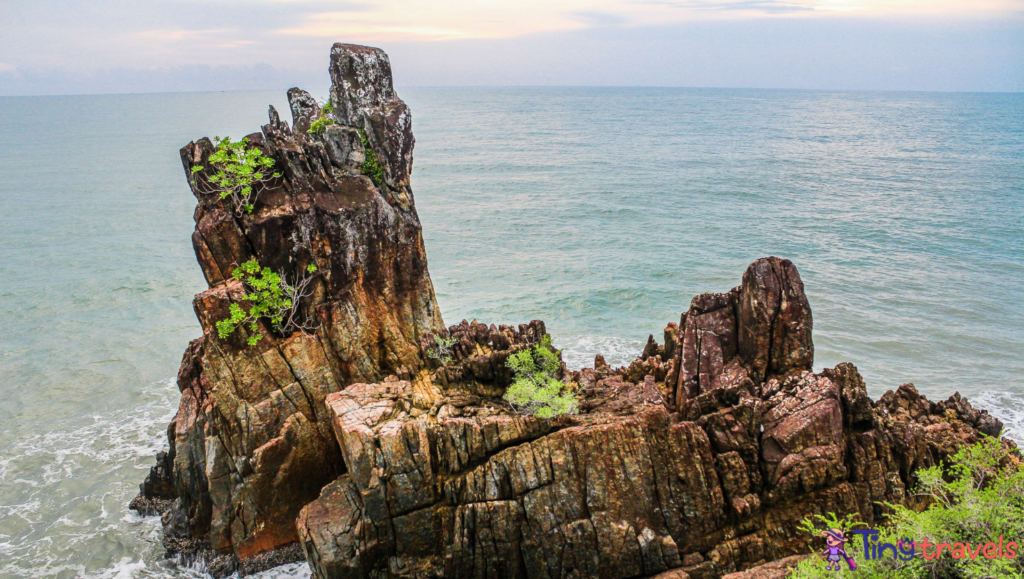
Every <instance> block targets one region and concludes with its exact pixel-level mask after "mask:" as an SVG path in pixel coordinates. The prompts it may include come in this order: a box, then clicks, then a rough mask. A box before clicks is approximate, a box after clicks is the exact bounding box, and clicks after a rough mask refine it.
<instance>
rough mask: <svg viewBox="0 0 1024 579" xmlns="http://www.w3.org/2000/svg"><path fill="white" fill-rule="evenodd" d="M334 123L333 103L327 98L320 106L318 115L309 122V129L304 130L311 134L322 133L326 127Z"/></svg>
mask: <svg viewBox="0 0 1024 579" xmlns="http://www.w3.org/2000/svg"><path fill="white" fill-rule="evenodd" d="M333 124H335V123H334V103H333V102H332V101H331V100H330V99H327V103H326V104H324V106H322V107H320V117H319V118H318V119H316V120H315V121H313V122H312V123H310V125H309V129H308V130H307V131H306V132H307V133H309V134H311V135H322V134H324V131H326V130H327V127H329V126H331V125H333Z"/></svg>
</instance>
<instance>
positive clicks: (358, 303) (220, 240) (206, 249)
mask: <svg viewBox="0 0 1024 579" xmlns="http://www.w3.org/2000/svg"><path fill="white" fill-rule="evenodd" d="M330 73H331V78H332V81H333V86H332V89H331V104H332V105H333V111H331V110H328V111H327V112H325V111H324V110H322V108H321V106H320V105H319V104H318V103H317V102H316V101H315V100H314V99H313V98H312V97H311V96H310V95H309V94H307V93H305V92H304V91H301V90H298V89H292V90H291V91H289V93H288V98H289V103H290V105H291V109H292V117H293V124H292V126H288V125H287V124H285V123H284V122H282V121H281V120H280V119H279V117H278V115H277V112H276V111H274V110H273V109H271V111H270V124H268V125H266V126H265V127H264V128H263V132H262V133H257V134H253V135H250V136H249V142H250V143H251V144H252V146H255V147H258V148H260V149H261V150H262V151H263V152H264V153H265V154H266V155H268V156H269V157H271V158H273V159H274V160H275V163H276V166H277V167H278V168H279V170H280V171H281V173H282V176H281V177H280V178H277V179H275V180H273V181H272V182H271V183H270V185H269V187H268V188H267V190H266V191H264V192H262V193H261V194H260V196H259V197H258V199H257V200H256V203H255V208H254V210H253V212H252V213H251V214H247V213H241V214H237V213H235V212H233V211H232V208H231V206H229V205H227V204H225V203H223V202H222V201H221V200H219V199H218V198H217V196H216V195H212V196H211V195H207V194H205V193H204V191H205V190H206V189H204V181H203V179H205V178H206V177H204V175H206V174H207V172H206V171H199V172H198V173H196V174H195V176H194V177H193V170H192V169H193V167H206V166H207V165H208V159H209V156H210V154H211V153H212V152H213V150H214V145H213V144H212V143H211V142H210V141H209V140H207V139H203V140H200V141H199V142H197V143H190V144H189V145H187V146H186V147H184V148H183V149H182V161H183V164H184V167H185V170H186V174H188V175H189V176H190V183H191V184H192V188H193V192H194V193H195V195H196V197H197V199H198V207H197V209H196V213H195V220H196V230H195V233H194V234H193V245H194V247H195V251H196V256H197V259H198V260H199V263H200V266H201V267H202V269H203V272H204V274H205V276H206V279H207V282H208V283H209V289H208V290H207V291H205V292H203V293H201V294H199V295H198V296H196V298H195V311H196V315H197V317H198V318H199V320H200V323H201V324H202V327H203V336H202V337H201V338H199V339H197V340H195V341H193V342H192V343H191V344H190V345H189V347H188V349H187V350H186V353H185V356H184V359H183V361H182V366H181V370H180V372H179V375H178V385H179V388H180V389H181V392H182V397H181V403H180V406H179V410H178V414H177V416H176V417H175V419H174V420H173V422H172V423H171V426H170V428H169V439H170V451H169V452H168V453H166V454H161V455H160V456H159V457H158V464H157V466H156V467H154V468H153V470H152V472H151V473H150V475H149V477H148V478H147V479H146V481H145V482H144V483H143V485H142V489H141V490H142V492H141V494H140V496H139V497H138V498H137V499H136V500H135V501H134V502H133V507H134V508H136V509H137V510H139V511H140V512H150V513H151V512H161V513H163V520H164V526H165V533H166V539H165V543H166V544H167V545H168V548H169V550H171V551H197V550H200V551H202V550H205V551H206V552H208V554H209V555H210V556H211V557H212V558H213V559H214V561H215V563H216V565H214V567H212V568H213V569H214V570H217V571H220V572H228V571H230V570H232V569H234V568H236V567H237V568H239V569H241V570H242V571H244V570H246V569H251V568H253V565H255V563H253V561H256V560H260V558H261V557H262V558H263V559H262V560H266V561H271V562H281V561H283V560H285V559H287V558H289V557H295V556H298V553H299V551H300V546H301V552H302V553H303V554H304V556H305V557H306V559H307V560H308V562H309V564H310V566H311V568H312V569H313V572H314V575H315V576H316V577H318V578H321V579H327V578H332V579H335V578H349V577H353V578H355V577H408V578H413V577H445V578H457V577H484V576H487V577H492V576H493V577H508V578H514V577H547V578H552V579H553V578H557V577H606V578H630V577H653V576H658V577H663V578H666V579H667V578H675V579H686V578H691V579H706V578H717V577H721V576H723V575H725V574H727V573H733V572H738V571H744V570H747V569H751V568H755V567H758V566H763V565H765V564H767V563H770V562H772V561H775V560H779V559H783V558H785V557H790V556H793V555H798V554H800V553H802V552H804V551H805V549H806V541H807V538H806V537H804V536H802V535H801V534H800V533H799V532H798V531H797V525H798V523H799V522H800V521H801V519H803V518H804V517H805V516H807V515H809V514H812V513H820V514H824V513H826V512H835V513H838V514H847V513H857V514H858V516H859V518H860V519H862V520H864V521H867V522H873V521H876V520H878V518H879V517H881V516H883V515H884V514H885V512H884V509H883V507H882V506H881V504H882V503H884V502H889V503H898V502H907V501H909V500H910V496H909V495H908V492H907V489H908V488H909V487H910V486H911V485H912V484H913V482H914V476H915V475H914V473H915V471H916V470H917V469H920V468H923V467H927V466H931V465H934V464H937V463H938V461H940V460H942V459H943V458H944V457H946V456H948V455H949V454H950V453H952V452H954V451H955V450H956V449H958V448H959V447H960V446H962V445H964V444H969V443H972V442H974V441H975V440H977V439H978V437H979V433H983V434H987V435H992V436H995V435H998V434H999V432H1000V429H1001V424H1000V423H999V422H998V421H997V420H996V419H994V418H993V417H991V416H990V415H988V414H987V413H985V412H983V411H978V410H975V409H974V408H973V407H971V405H970V404H969V403H968V402H967V401H966V400H965V399H962V398H961V397H959V396H954V397H952V398H950V399H949V400H948V401H946V402H939V403H933V402H930V401H928V400H927V399H925V398H924V397H922V396H920V395H919V394H918V393H917V391H916V390H915V389H914V387H913V385H909V384H907V385H904V386H901V387H900V388H899V389H898V390H897V391H896V392H889V393H887V394H886V395H885V396H883V397H882V399H881V400H879V401H877V402H875V401H872V400H871V399H870V398H868V395H867V390H866V388H865V385H864V381H863V380H862V379H861V376H860V374H859V373H858V372H857V370H856V368H854V367H853V366H852V365H850V364H840V365H839V366H837V367H835V368H833V369H827V370H824V371H822V372H820V373H814V372H813V371H812V364H813V360H814V350H813V342H812V336H811V332H812V317H811V308H810V305H809V303H808V301H807V298H806V295H805V293H804V288H803V283H802V281H801V279H800V275H799V273H798V272H797V269H796V267H795V266H794V265H793V264H792V263H790V262H789V261H788V260H784V259H779V258H775V257H769V258H765V259H759V260H757V261H755V262H754V263H753V264H752V265H751V266H750V267H749V268H748V269H747V271H746V273H745V274H744V275H743V278H742V283H741V285H739V286H738V287H736V288H735V289H733V290H731V291H730V292H728V293H724V294H703V295H699V296H697V297H695V298H694V299H693V301H692V303H691V305H690V308H689V310H688V311H687V312H686V313H684V314H683V315H682V317H681V319H680V322H679V323H678V324H676V323H670V324H668V327H666V328H665V331H664V340H663V343H661V344H659V342H658V341H657V340H655V339H654V337H653V336H652V337H651V338H650V339H649V340H648V344H647V346H646V347H645V348H644V350H643V352H642V353H641V355H640V356H639V357H638V358H637V360H636V361H635V362H633V363H632V364H631V365H630V366H628V367H623V368H617V369H612V368H610V367H609V366H608V365H607V364H605V363H604V359H603V358H602V357H601V356H598V357H597V360H596V361H595V367H594V368H592V369H590V368H587V369H583V370H579V371H568V370H566V369H565V367H564V365H563V367H562V369H561V371H560V373H561V375H562V378H563V379H564V380H566V381H567V382H571V383H573V384H575V385H577V387H578V388H579V390H578V395H579V400H580V404H579V406H580V413H579V414H577V415H573V416H562V417H559V418H556V419H552V420H540V419H536V418H532V417H527V416H520V415H518V414H516V413H515V412H514V411H513V410H512V409H511V408H510V407H509V406H508V405H507V404H506V403H504V401H503V400H502V399H501V395H502V394H503V392H504V390H505V388H506V387H507V386H508V385H509V383H510V381H511V375H510V372H509V370H508V368H507V367H506V365H505V361H506V360H507V358H508V356H509V355H511V354H512V353H513V352H515V351H517V350H519V349H522V348H528V347H531V345H533V344H536V343H538V341H540V340H541V338H542V337H543V336H545V335H546V333H547V332H546V328H545V326H544V324H543V323H542V322H539V321H534V322H531V323H529V324H522V325H520V326H518V327H511V326H495V325H485V324H481V323H477V322H472V323H470V322H466V321H463V322H462V323H461V324H459V325H454V326H451V327H449V328H444V327H443V324H442V321H441V315H440V312H439V311H438V309H437V305H436V300H435V297H434V290H433V287H432V285H431V282H430V277H429V274H428V272H427V262H426V255H425V251H424V247H423V240H422V236H421V230H420V223H419V219H418V217H417V215H416V209H415V204H414V202H413V195H412V190H411V188H410V175H411V171H412V149H413V144H414V139H413V136H412V132H411V117H410V113H409V110H408V108H407V107H406V106H405V104H404V103H403V102H402V101H401V100H400V99H398V97H397V96H396V94H395V92H394V89H393V87H392V84H391V72H390V65H389V63H388V60H387V56H386V55H385V54H384V53H383V52H381V51H380V50H377V49H371V48H366V47H360V46H352V45H342V44H338V45H335V46H334V48H333V50H332V53H331V66H330ZM325 115H329V119H330V121H332V122H333V124H331V125H330V126H327V127H326V130H324V131H323V133H322V134H318V135H313V134H309V133H308V132H307V131H308V130H309V129H310V127H311V126H313V124H314V123H316V122H318V119H321V118H322V117H323V116H325ZM321 124H322V123H321ZM364 143H365V144H364ZM373 160H376V163H378V164H379V171H376V172H374V171H370V170H368V165H370V164H371V163H372V161H373ZM364 173H370V174H371V175H372V176H373V177H374V178H371V177H370V176H367V175H365V174H364ZM250 258H256V259H257V260H258V262H259V263H260V264H262V265H264V266H267V267H270V268H271V269H273V270H274V271H278V272H281V273H282V274H283V276H284V277H285V278H286V279H291V280H297V279H299V278H300V277H302V276H303V275H304V274H303V273H302V272H304V271H305V270H306V267H307V266H308V265H309V264H315V265H316V266H317V268H318V269H317V273H316V274H315V275H316V277H315V278H314V279H312V281H311V285H310V286H309V287H311V288H312V290H311V292H310V295H309V296H308V297H306V298H304V299H303V300H302V302H301V308H300V314H301V315H303V316H305V317H306V318H307V319H309V320H311V323H310V324H309V326H308V328H307V331H295V332H292V333H290V334H289V335H283V334H282V333H277V332H275V331H274V330H273V328H271V327H269V326H268V327H264V328H262V331H261V332H260V333H261V334H262V336H263V337H262V338H261V339H260V340H259V341H258V342H257V343H256V345H254V346H249V345H247V343H246V337H247V335H246V334H245V332H244V330H239V331H238V332H236V334H234V335H231V336H229V337H227V338H221V337H220V336H219V335H218V332H217V329H216V322H217V321H219V320H222V319H224V318H226V317H228V315H229V314H228V310H229V305H230V304H231V303H232V302H238V301H239V300H240V297H241V295H242V292H243V288H242V286H241V285H240V282H238V281H236V280H234V279H233V278H232V275H231V272H232V270H233V269H234V268H235V267H236V266H238V265H239V264H241V263H243V262H245V261H247V260H249V259H250ZM435 335H441V336H445V337H450V338H453V339H454V345H453V346H452V348H451V359H450V360H446V361H445V362H444V363H442V362H441V361H440V360H438V359H437V358H438V356H436V355H435V356H433V357H432V356H431V348H432V347H433V346H434V336H435ZM1007 444H1012V443H1009V442H1007ZM218 561H219V563H217V562H218ZM793 561H795V559H788V560H786V561H785V562H780V563H777V564H772V565H769V566H767V567H761V569H760V570H759V571H756V572H752V573H748V574H747V575H744V576H750V577H755V576H758V577H760V576H764V577H768V576H773V577H774V576H781V575H779V573H782V574H784V573H785V570H784V569H785V567H786V565H788V564H791V563H792V562H793Z"/></svg>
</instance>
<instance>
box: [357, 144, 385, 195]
mask: <svg viewBox="0 0 1024 579" xmlns="http://www.w3.org/2000/svg"><path fill="white" fill-rule="evenodd" d="M359 138H360V139H362V141H363V150H364V151H365V158H364V160H363V175H366V176H367V177H369V178H370V180H371V181H373V184H374V185H376V186H377V187H378V188H381V187H383V186H384V167H383V166H381V164H380V161H378V160H377V153H376V152H375V151H374V150H373V147H372V146H371V145H370V139H368V138H367V137H366V131H363V130H360V131H359Z"/></svg>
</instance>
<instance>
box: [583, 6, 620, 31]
mask: <svg viewBox="0 0 1024 579" xmlns="http://www.w3.org/2000/svg"><path fill="white" fill-rule="evenodd" d="M569 17H570V18H572V19H574V20H577V21H579V22H582V23H583V24H586V25H587V26H593V27H595V28H596V27H601V26H618V25H621V24H626V23H627V22H628V20H627V19H626V18H624V17H622V16H620V15H618V14H614V13H611V12H596V11H590V10H585V11H581V12H573V13H571V14H569Z"/></svg>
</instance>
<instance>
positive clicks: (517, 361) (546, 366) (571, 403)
mask: <svg viewBox="0 0 1024 579" xmlns="http://www.w3.org/2000/svg"><path fill="white" fill-rule="evenodd" d="M505 365H506V366H508V367H509V368H510V369H511V370H512V373H513V375H514V376H515V378H514V380H513V382H512V385H511V386H509V387H508V390H506V391H505V400H507V401H508V403H509V404H511V405H512V407H513V408H515V409H516V411H517V412H521V413H523V414H532V415H534V416H536V417H538V418H552V417H555V416H561V415H562V414H575V413H576V412H577V410H578V407H577V404H576V396H575V393H574V392H573V389H572V386H571V385H570V384H566V383H564V382H562V381H561V380H559V379H558V378H556V375H557V373H558V367H559V361H558V354H557V352H556V351H555V349H554V347H552V345H551V336H547V335H545V336H544V338H543V339H542V340H541V343H540V344H537V345H534V346H531V347H530V348H526V349H524V350H519V351H518V352H516V353H515V354H512V355H511V356H509V358H508V361H507V362H506V363H505Z"/></svg>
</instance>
